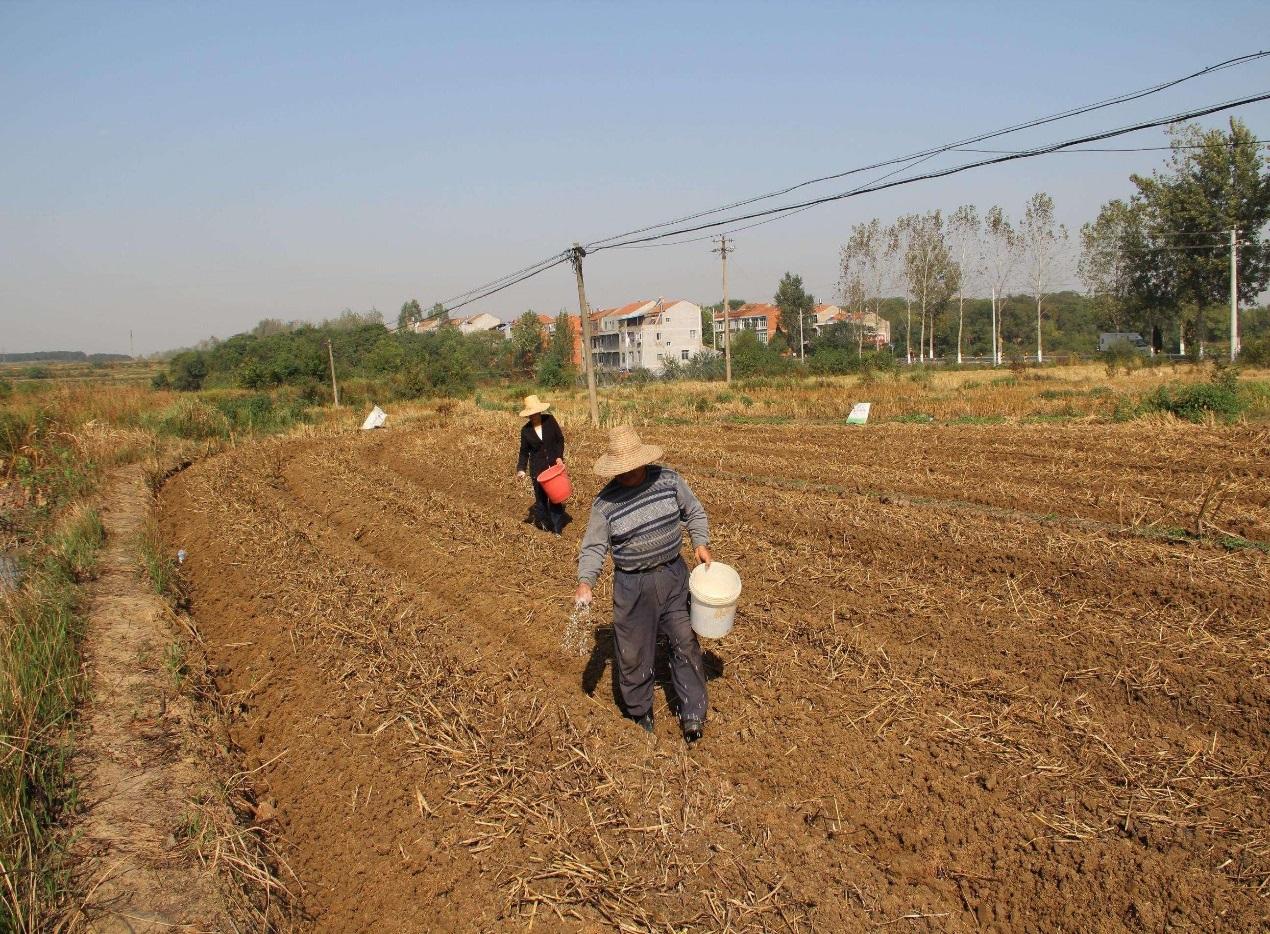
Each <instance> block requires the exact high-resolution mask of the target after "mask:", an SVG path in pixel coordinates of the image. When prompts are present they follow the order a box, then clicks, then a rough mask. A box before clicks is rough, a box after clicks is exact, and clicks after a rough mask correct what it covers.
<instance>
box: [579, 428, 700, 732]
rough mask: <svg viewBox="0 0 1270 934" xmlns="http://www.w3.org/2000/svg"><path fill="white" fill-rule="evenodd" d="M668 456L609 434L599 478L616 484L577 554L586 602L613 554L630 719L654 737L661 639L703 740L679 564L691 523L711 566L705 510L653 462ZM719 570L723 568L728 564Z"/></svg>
mask: <svg viewBox="0 0 1270 934" xmlns="http://www.w3.org/2000/svg"><path fill="white" fill-rule="evenodd" d="M661 456H662V450H661V448H659V447H654V446H653V445H651V444H644V443H642V442H641V441H640V439H639V435H637V434H636V433H635V429H633V428H630V427H629V426H622V427H619V428H614V429H613V430H612V432H611V433H610V434H609V446H608V451H607V453H605V454H604V456H603V457H601V458H600V459H599V460H598V461H596V462H595V472H596V473H597V474H598V475H599V476H601V477H608V478H610V480H609V483H608V485H607V486H605V487H604V489H602V490H601V491H600V494H599V495H598V496H597V497H596V498H595V502H594V503H593V504H592V506H591V519H590V521H589V522H588V523H587V529H586V535H585V536H583V539H582V551H581V553H580V554H579V555H578V581H579V583H578V591H577V594H576V599H577V602H578V604H579V605H585V604H589V603H590V602H591V588H592V587H593V586H594V585H595V581H596V578H597V577H599V576H600V571H601V570H602V569H603V567H604V557H605V555H607V554H608V553H609V552H612V554H613V568H614V572H613V643H614V648H615V649H616V652H615V655H616V658H615V659H614V664H615V665H616V666H617V684H618V693H619V695H620V697H621V701H622V707H623V708H624V712H625V714H626V716H628V717H629V718H630V719H632V720H634V721H635V722H636V723H637V724H639V725H640V726H641V727H643V728H644V729H645V730H647V731H648V732H650V733H651V732H652V731H653V655H654V652H655V651H656V649H657V634H658V633H659V632H662V633H665V634H666V636H667V638H668V639H669V641H670V651H671V658H670V676H671V681H672V683H673V684H674V687H675V693H676V694H677V695H678V696H679V711H678V713H679V727H680V729H681V730H682V731H683V736H684V739H685V740H687V741H688V742H689V743H695V742H696V741H697V740H699V739H701V733H702V731H703V730H704V729H705V720H706V674H705V668H704V667H703V665H702V661H701V646H700V644H699V643H698V642H697V636H696V633H694V632H693V628H692V622H691V617H690V614H689V610H688V568H687V566H686V565H685V564H684V560H683V558H682V557H680V554H679V550H680V548H682V547H683V526H687V528H688V535H689V536H690V537H691V539H692V544H693V547H694V548H695V549H696V558H697V560H698V561H699V562H701V564H702V565H705V566H707V567H708V566H709V565H710V562H711V557H710V549H709V548H708V547H707V546H708V545H709V544H710V528H709V523H708V522H707V520H706V511H705V509H704V508H703V507H702V505H701V502H700V501H699V500H698V499H697V497H696V496H695V495H693V492H692V490H690V489H689V488H688V484H686V483H684V481H683V478H682V477H680V476H679V474H677V473H675V471H673V470H671V469H670V468H669V467H663V466H660V465H658V464H655V463H654V461H657V460H659V459H660V458H661ZM720 567H721V565H720Z"/></svg>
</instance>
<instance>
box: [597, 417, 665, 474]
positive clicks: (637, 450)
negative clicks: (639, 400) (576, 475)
mask: <svg viewBox="0 0 1270 934" xmlns="http://www.w3.org/2000/svg"><path fill="white" fill-rule="evenodd" d="M663 453H664V452H663V451H662V449H661V448H659V447H657V445H655V444H645V443H644V442H642V441H640V440H639V435H637V434H636V433H635V429H634V428H632V427H631V426H630V425H619V426H618V427H616V428H614V429H613V430H612V431H610V432H609V449H608V450H607V451H606V452H604V454H603V455H602V456H601V457H600V459H599V460H597V461H596V462H595V472H596V474H598V475H599V476H601V477H616V476H617V475H618V474H621V473H626V472H627V471H628V470H634V469H635V468H636V467H643V466H644V465H645V464H651V463H652V462H653V461H656V460H661V456H662V454H663Z"/></svg>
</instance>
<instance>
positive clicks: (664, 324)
mask: <svg viewBox="0 0 1270 934" xmlns="http://www.w3.org/2000/svg"><path fill="white" fill-rule="evenodd" d="M703 349H704V347H703V345H702V343H701V306H700V305H697V304H694V303H693V302H688V301H681V300H674V299H666V298H659V299H656V300H655V301H653V300H642V301H637V302H631V303H629V304H627V305H622V306H621V307H619V308H605V309H601V310H599V311H597V312H594V313H593V314H592V315H591V355H592V359H593V360H594V361H595V365H596V366H597V367H600V368H604V369H610V370H637V369H646V370H650V371H652V372H653V373H660V372H661V371H662V369H663V368H664V367H665V365H666V361H668V360H676V361H679V362H681V363H682V362H686V361H688V360H690V359H692V356H693V355H694V354H698V353H700V352H701V351H702V350H703Z"/></svg>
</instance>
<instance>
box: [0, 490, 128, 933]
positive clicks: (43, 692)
mask: <svg viewBox="0 0 1270 934" xmlns="http://www.w3.org/2000/svg"><path fill="white" fill-rule="evenodd" d="M102 538H103V532H102V526H101V520H100V518H99V517H98V515H97V513H96V512H95V511H93V510H91V509H86V508H81V509H78V510H74V511H72V513H71V514H70V515H69V517H68V518H67V519H66V520H65V521H63V523H62V524H61V526H60V528H59V529H58V530H57V531H55V532H54V533H53V534H52V535H51V536H50V538H49V540H48V542H47V543H46V547H45V549H44V554H43V557H42V560H41V561H40V562H39V563H38V564H35V565H34V566H30V567H28V568H26V578H25V581H24V582H23V584H22V586H21V587H20V588H19V589H17V590H15V591H12V592H9V593H6V594H5V595H4V596H3V598H2V602H0V731H2V735H0V744H2V746H0V871H3V874H4V886H3V892H2V893H0V930H5V931H37V930H45V929H46V928H45V926H44V925H45V923H46V922H47V921H48V920H49V918H50V912H51V911H52V910H53V909H54V908H55V906H56V904H57V902H58V900H59V896H60V893H61V892H62V891H63V889H64V885H63V883H64V875H65V872H64V869H63V866H62V863H61V859H60V853H59V841H58V837H57V835H56V833H55V832H54V827H55V824H56V822H57V820H58V818H59V815H60V814H61V813H62V812H63V811H65V810H66V809H67V808H69V807H73V806H74V801H75V790H74V784H73V781H72V776H71V774H70V767H69V760H70V751H71V739H70V733H69V719H70V717H71V715H72V714H73V712H74V710H75V705H76V704H77V702H78V701H79V699H80V698H81V696H82V694H83V690H84V684H85V681H84V677H83V672H82V667H81V665H80V642H81V640H82V639H83V635H84V616H83V613H82V610H83V607H82V591H81V588H80V584H81V583H82V582H83V581H85V580H87V579H88V578H90V577H91V576H92V575H93V573H94V571H95V567H96V559H97V553H98V549H99V548H100V545H101V543H102Z"/></svg>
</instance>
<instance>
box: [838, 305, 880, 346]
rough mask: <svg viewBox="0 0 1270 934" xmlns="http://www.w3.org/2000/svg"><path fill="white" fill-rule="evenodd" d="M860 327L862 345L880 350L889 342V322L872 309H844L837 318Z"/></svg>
mask: <svg viewBox="0 0 1270 934" xmlns="http://www.w3.org/2000/svg"><path fill="white" fill-rule="evenodd" d="M837 320H838V321H843V322H846V323H847V324H850V325H853V326H855V327H857V328H860V329H861V330H862V331H863V332H864V334H863V337H864V341H863V343H864V345H865V346H866V347H872V348H873V349H874V350H881V349H882V348H883V347H886V346H887V345H888V344H890V343H891V322H890V321H887V320H886V319H885V318H883V317H882V316H881V315H879V314H878V313H877V312H873V311H844V312H842V313H841V315H840V316H839V317H838V319H837Z"/></svg>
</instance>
